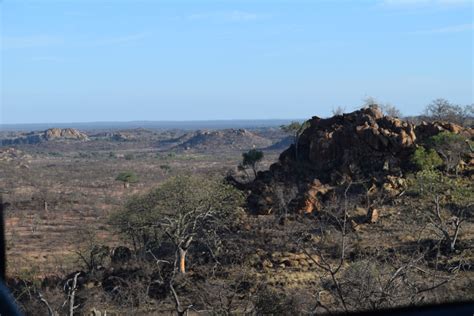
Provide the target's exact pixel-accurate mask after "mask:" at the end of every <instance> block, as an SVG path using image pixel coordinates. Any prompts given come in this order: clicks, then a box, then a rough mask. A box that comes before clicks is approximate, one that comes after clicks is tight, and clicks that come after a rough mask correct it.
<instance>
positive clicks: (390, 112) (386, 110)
mask: <svg viewBox="0 0 474 316" xmlns="http://www.w3.org/2000/svg"><path fill="white" fill-rule="evenodd" d="M380 108H381V110H382V112H383V114H384V115H387V116H391V117H402V116H403V114H402V112H401V111H400V110H399V109H398V108H397V107H396V106H394V105H393V104H391V103H383V104H381V105H380Z"/></svg>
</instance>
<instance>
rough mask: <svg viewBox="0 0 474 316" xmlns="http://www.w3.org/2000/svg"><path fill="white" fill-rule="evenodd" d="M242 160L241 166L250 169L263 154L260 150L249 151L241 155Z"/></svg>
mask: <svg viewBox="0 0 474 316" xmlns="http://www.w3.org/2000/svg"><path fill="white" fill-rule="evenodd" d="M242 158H243V160H242V165H243V166H244V167H247V166H248V167H251V166H254V165H255V164H256V163H257V162H259V161H261V160H262V159H263V152H262V151H260V150H256V149H251V150H249V151H248V152H246V153H243V154H242Z"/></svg>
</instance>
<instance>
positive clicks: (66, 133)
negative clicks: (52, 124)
mask: <svg viewBox="0 0 474 316" xmlns="http://www.w3.org/2000/svg"><path fill="white" fill-rule="evenodd" d="M69 140H73V141H87V140H89V137H88V136H87V135H86V134H84V133H82V132H80V131H78V130H76V129H73V128H63V129H61V128H50V129H47V130H45V131H41V132H30V133H25V134H20V135H18V137H14V138H7V139H2V140H1V143H0V145H4V146H10V145H24V144H38V143H42V142H48V141H69Z"/></svg>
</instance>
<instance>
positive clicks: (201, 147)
mask: <svg viewBox="0 0 474 316" xmlns="http://www.w3.org/2000/svg"><path fill="white" fill-rule="evenodd" d="M167 143H169V144H171V143H173V144H174V146H172V147H174V148H176V149H181V150H196V151H212V150H216V149H230V150H232V149H234V150H235V149H238V150H246V149H251V148H265V147H268V146H270V145H271V144H272V143H273V142H272V140H270V139H267V138H265V137H262V136H259V135H257V134H255V133H253V132H250V131H248V130H246V129H224V130H218V131H197V132H192V133H187V134H185V135H183V136H181V137H179V138H177V139H174V140H170V141H167Z"/></svg>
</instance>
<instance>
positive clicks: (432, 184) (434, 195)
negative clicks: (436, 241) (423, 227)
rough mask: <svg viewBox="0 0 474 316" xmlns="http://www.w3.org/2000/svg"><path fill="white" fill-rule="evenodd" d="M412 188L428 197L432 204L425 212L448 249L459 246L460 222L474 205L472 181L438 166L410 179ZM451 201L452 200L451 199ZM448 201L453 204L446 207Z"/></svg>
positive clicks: (449, 250)
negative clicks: (466, 180)
mask: <svg viewBox="0 0 474 316" xmlns="http://www.w3.org/2000/svg"><path fill="white" fill-rule="evenodd" d="M411 182H412V184H411V190H412V191H413V192H415V193H417V194H419V195H420V196H421V197H427V198H428V199H429V200H431V201H432V203H433V206H432V207H430V208H429V209H428V211H429V212H427V213H425V214H426V216H427V217H428V220H429V222H430V224H431V225H432V227H433V228H434V229H435V231H436V232H437V233H438V235H439V236H440V239H441V243H442V245H443V246H444V247H443V249H446V250H447V251H448V252H453V251H454V250H455V249H456V243H457V240H458V237H459V233H460V230H461V225H462V224H463V222H465V221H466V218H467V216H466V214H465V213H467V212H468V211H469V209H470V208H471V207H472V205H473V203H472V201H473V200H474V193H473V192H474V190H473V187H472V183H471V182H470V181H468V182H467V183H464V182H463V181H462V179H451V178H449V177H447V176H444V175H443V174H442V173H440V172H438V171H435V170H424V171H420V172H418V173H417V174H416V177H415V179H414V180H411ZM448 201H450V203H448ZM448 204H452V205H450V207H447V206H448Z"/></svg>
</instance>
